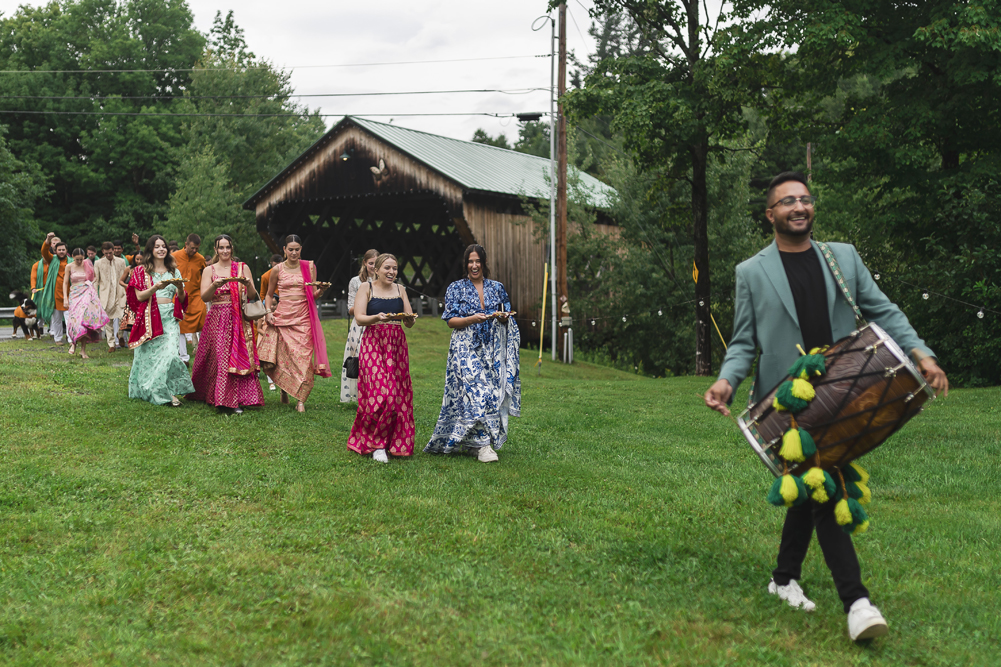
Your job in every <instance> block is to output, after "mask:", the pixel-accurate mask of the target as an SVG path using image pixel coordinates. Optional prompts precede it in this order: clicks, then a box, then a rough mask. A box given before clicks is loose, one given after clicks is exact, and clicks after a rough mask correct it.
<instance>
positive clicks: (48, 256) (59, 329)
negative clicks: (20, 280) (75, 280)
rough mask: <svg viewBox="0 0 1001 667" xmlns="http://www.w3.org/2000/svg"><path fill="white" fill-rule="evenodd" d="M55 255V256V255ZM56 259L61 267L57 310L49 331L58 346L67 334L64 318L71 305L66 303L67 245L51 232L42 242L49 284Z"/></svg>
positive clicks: (57, 280)
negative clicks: (64, 295)
mask: <svg viewBox="0 0 1001 667" xmlns="http://www.w3.org/2000/svg"><path fill="white" fill-rule="evenodd" d="M53 253H54V254H53ZM54 258H55V259H56V260H57V262H58V266H59V273H58V274H57V275H56V293H55V297H56V309H55V310H54V311H53V313H52V321H51V322H50V323H49V330H50V331H51V332H52V340H54V341H55V342H56V343H57V344H58V345H62V344H63V335H64V334H65V333H66V320H65V318H64V316H63V313H65V312H66V311H67V310H69V304H68V303H65V302H64V299H63V290H62V288H61V286H62V284H63V278H64V276H65V275H66V244H65V243H63V242H62V241H60V240H59V239H58V238H57V237H56V233H55V232H49V234H48V236H46V237H45V241H43V242H42V261H43V262H45V264H46V269H45V279H46V283H47V282H48V275H49V268H51V266H52V260H53V259H54Z"/></svg>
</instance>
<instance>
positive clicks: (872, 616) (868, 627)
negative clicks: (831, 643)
mask: <svg viewBox="0 0 1001 667" xmlns="http://www.w3.org/2000/svg"><path fill="white" fill-rule="evenodd" d="M889 631H890V628H889V627H887V625H886V619H885V618H883V615H882V614H881V613H879V609H876V605H874V604H873V603H871V602H869V598H859V599H858V600H855V602H853V603H852V606H851V608H850V609H849V610H848V634H849V635H850V636H851V638H852V641H853V642H857V641H860V640H862V639H873V638H874V637H882V636H883V635H885V634H886V633H888V632H889Z"/></svg>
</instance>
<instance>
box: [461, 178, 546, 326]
mask: <svg viewBox="0 0 1001 667" xmlns="http://www.w3.org/2000/svg"><path fill="white" fill-rule="evenodd" d="M463 210H464V212H465V217H466V222H467V223H469V230H470V232H472V234H473V237H474V238H475V239H476V242H477V243H479V244H480V245H482V246H483V248H484V249H485V250H486V251H487V261H488V262H489V263H490V277H491V278H492V279H494V280H499V281H500V282H502V283H504V287H505V288H506V289H507V293H508V295H509V296H510V297H511V305H512V307H513V308H514V310H516V311H518V317H519V321H518V326H519V327H520V328H521V335H522V338H528V339H533V340H535V339H537V338H538V337H539V333H538V327H536V328H535V329H534V331H533V328H532V325H531V323H530V320H532V319H534V320H536V323H538V321H539V318H540V313H541V305H542V304H541V300H542V281H543V273H544V271H543V266H542V265H543V263H544V262H546V261H547V259H546V258H545V257H544V255H545V248H544V247H543V246H542V244H541V243H536V241H535V238H534V236H533V222H532V219H531V218H530V217H528V216H527V215H519V214H516V213H505V212H500V211H498V210H496V208H495V207H493V206H491V205H490V203H489V202H484V201H480V200H479V198H477V199H476V200H472V201H471V200H470V198H468V197H467V198H466V201H465V202H464V205H463ZM521 318H524V319H521Z"/></svg>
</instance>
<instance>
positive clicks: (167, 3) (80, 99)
mask: <svg viewBox="0 0 1001 667" xmlns="http://www.w3.org/2000/svg"><path fill="white" fill-rule="evenodd" d="M0 70H5V72H3V73H0V111H2V113H0V210H2V211H3V215H4V221H5V222H6V221H8V220H10V221H12V224H10V225H7V224H5V225H4V227H5V230H4V231H5V234H4V235H3V236H2V237H0V254H2V255H3V256H4V257H5V261H4V262H3V263H2V264H0V267H2V268H0V291H3V293H7V292H6V290H8V288H16V287H23V286H25V285H26V284H27V275H28V269H29V267H30V266H31V263H32V262H34V261H35V260H36V259H37V254H38V248H39V246H40V245H41V239H42V237H44V235H45V232H48V231H55V232H56V233H57V234H58V235H59V236H60V237H61V238H62V239H63V240H65V241H66V243H67V245H68V246H69V247H70V248H72V247H76V246H81V247H86V246H87V245H90V244H99V243H100V242H101V241H106V240H112V239H121V240H127V239H129V238H130V237H131V236H132V233H133V232H136V233H138V234H139V235H140V236H141V237H146V236H147V235H149V234H150V233H153V232H157V233H161V234H163V235H164V236H166V237H168V238H173V239H177V240H180V241H181V242H183V239H184V237H185V236H187V235H188V234H189V233H192V232H194V233H198V234H199V235H201V236H203V237H207V238H212V237H214V236H215V235H216V234H218V233H220V232H223V231H226V232H227V233H229V234H231V235H233V236H234V240H235V242H236V247H237V251H238V253H239V254H240V255H241V256H242V257H243V258H244V259H249V260H250V261H253V258H254V257H255V256H260V257H267V256H268V255H270V251H268V250H267V248H266V247H265V246H264V244H263V242H262V241H261V239H260V237H259V236H258V235H257V233H256V227H255V222H254V216H253V213H251V212H248V211H243V210H242V209H241V208H240V204H241V203H242V202H243V201H244V200H245V199H246V198H247V197H248V196H249V195H250V194H252V193H253V192H254V191H255V190H256V188H258V187H260V185H261V184H262V183H264V182H266V181H267V179H269V178H271V177H272V176H273V175H274V174H275V173H277V172H278V171H279V170H280V169H281V168H283V167H284V166H285V165H287V164H288V162H290V161H291V159H292V158H294V157H295V156H297V155H298V154H299V153H301V152H302V151H303V150H304V149H305V148H306V147H307V146H309V145H310V144H311V143H312V142H314V141H315V140H316V139H317V138H319V137H320V136H321V135H322V134H323V132H324V130H325V127H324V124H323V121H322V119H320V118H319V117H318V116H317V115H316V113H310V111H309V110H308V109H307V108H305V107H304V106H302V105H300V104H298V103H296V102H295V101H294V99H293V98H292V94H293V92H294V91H293V90H292V87H291V85H290V83H289V74H288V73H287V72H284V71H282V70H279V69H277V68H275V67H274V66H273V65H272V64H271V63H269V62H267V61H266V60H263V59H260V58H257V57H256V56H255V55H254V53H253V52H251V51H250V50H249V47H248V45H247V43H246V41H245V39H244V36H243V31H242V30H241V29H240V28H239V26H238V25H236V23H235V21H234V20H233V13H232V12H229V13H228V14H227V15H226V16H222V14H217V15H216V17H215V20H214V22H213V26H212V29H211V30H210V31H209V33H208V34H207V35H206V34H201V33H200V32H198V31H197V30H196V29H195V28H194V27H193V17H192V14H191V11H190V10H189V8H188V7H187V5H186V3H185V2H183V0H125V1H123V2H101V1H97V0H69V1H66V2H59V3H56V2H52V3H49V4H46V5H42V6H37V7H32V6H27V5H22V6H20V7H19V8H18V9H17V10H16V11H14V12H13V13H12V14H10V15H9V16H0ZM112 113H114V114H122V115H111V114H112ZM125 114H127V115H125ZM182 114H188V115H182ZM190 114H219V115H217V116H206V115H190ZM237 114H282V116H281V117H265V116H242V115H241V116H238V115H237ZM8 211H10V213H8ZM8 215H10V217H8Z"/></svg>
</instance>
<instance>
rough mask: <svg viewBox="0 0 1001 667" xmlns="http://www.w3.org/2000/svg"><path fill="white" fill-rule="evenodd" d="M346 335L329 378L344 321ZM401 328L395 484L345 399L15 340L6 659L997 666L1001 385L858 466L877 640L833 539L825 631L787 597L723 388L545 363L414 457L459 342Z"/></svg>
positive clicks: (0, 471)
mask: <svg viewBox="0 0 1001 667" xmlns="http://www.w3.org/2000/svg"><path fill="white" fill-rule="evenodd" d="M325 327H326V332H327V341H328V349H329V350H330V357H331V360H332V361H334V362H335V364H336V363H338V362H339V360H340V358H341V351H342V350H343V343H344V338H345V335H346V324H345V323H344V322H343V321H330V322H327V323H326V324H325ZM408 336H409V340H410V352H411V364H412V365H411V373H412V376H413V379H414V391H415V407H416V413H417V435H418V443H419V445H418V448H417V449H418V453H417V454H415V456H413V457H412V458H411V459H410V460H398V459H394V460H393V461H392V462H391V463H390V465H379V464H376V463H374V462H373V461H371V459H368V458H362V457H360V456H358V455H356V454H353V453H351V452H348V451H347V449H346V447H345V442H346V440H347V436H348V431H349V429H350V427H351V423H352V420H353V418H354V408H353V406H345V405H341V404H340V403H339V400H338V395H339V387H338V382H339V381H338V380H337V379H333V380H318V381H317V386H316V389H315V390H314V392H313V395H312V396H311V397H310V400H309V402H308V404H307V410H308V411H307V412H306V414H304V415H299V414H297V413H295V412H294V410H293V408H292V407H290V406H282V405H280V404H279V403H278V397H277V395H276V394H270V393H268V392H267V391H265V394H266V401H267V405H266V406H265V407H264V408H263V409H261V410H256V411H250V410H248V411H247V412H246V413H245V414H243V415H239V416H237V415H234V416H224V415H219V414H216V412H215V410H214V409H212V408H209V407H206V406H205V405H202V404H196V403H192V404H187V405H185V406H184V407H182V408H178V409H171V408H163V407H154V406H151V405H148V404H146V403H143V402H140V401H132V400H129V399H128V398H127V380H128V373H129V368H128V366H129V363H130V361H131V354H130V353H127V352H126V353H118V354H114V355H107V354H106V353H105V352H103V351H101V349H102V348H101V346H94V348H96V349H95V351H94V354H93V358H92V359H91V360H90V361H86V362H84V361H82V360H80V359H79V357H77V358H74V359H71V358H70V357H69V356H68V355H67V354H66V352H65V349H66V348H65V347H62V348H56V347H55V346H52V345H51V344H49V343H39V342H33V343H26V342H7V343H0V387H2V389H0V398H2V406H3V408H2V410H0V420H2V431H0V432H2V434H3V435H2V438H3V444H2V447H0V456H2V468H0V517H2V521H3V532H2V545H0V602H2V608H0V663H2V664H10V665H53V664H60V665H90V664H100V665H104V664H109V665H142V664H169V665H181V664H205V665H304V664H317V665H328V664H329V665H342V664H360V665H370V664H371V665H429V666H433V667H447V666H451V665H533V666H535V665H581V664H593V665H653V664H670V665H818V666H820V665H832V666H834V665H837V666H839V667H841V666H844V665H894V666H895V665H929V666H930V665H994V664H1001V643H999V638H1001V620H999V617H1001V590H999V589H1001V574H999V570H1001V553H999V546H1001V519H999V510H1001V502H999V500H998V492H997V489H996V488H995V486H994V485H995V484H997V483H998V479H999V468H1001V466H999V454H1001V444H999V443H1001V408H999V405H1001V390H999V389H997V388H993V389H977V390H966V391H954V392H953V393H952V394H951V395H950V397H949V398H948V399H947V400H944V401H936V402H935V403H934V404H933V405H931V406H930V407H929V408H928V410H926V411H925V413H924V414H922V415H921V416H919V417H918V418H917V419H916V420H915V421H914V422H912V423H911V424H910V425H908V426H907V427H905V428H904V429H903V431H902V432H901V433H899V434H898V435H896V436H894V438H893V439H892V440H891V441H890V442H889V443H888V444H886V445H885V446H884V447H882V448H880V449H878V450H876V451H875V452H873V453H872V454H870V455H869V456H867V457H866V458H865V459H863V463H864V464H865V465H866V467H867V469H868V470H869V471H870V473H871V474H872V481H871V487H872V491H873V502H872V504H871V505H870V506H869V509H870V514H871V515H872V527H871V528H870V530H869V532H868V533H866V534H865V535H862V536H861V537H859V538H857V540H856V543H857V545H858V551H859V555H860V558H861V561H862V570H863V576H864V578H865V583H866V584H867V585H868V586H869V588H870V590H871V591H872V594H873V600H874V602H875V603H876V604H877V605H878V606H879V607H880V609H881V610H882V611H883V612H884V614H885V615H886V617H887V620H888V621H889V624H890V635H889V636H888V637H886V638H883V639H880V640H876V641H875V642H873V643H871V644H870V645H868V646H859V645H854V644H853V643H852V642H851V641H850V640H849V639H848V636H847V631H846V626H845V615H844V613H843V612H842V611H841V605H840V602H839V601H838V599H837V596H836V594H835V591H834V586H833V584H832V583H831V580H830V575H829V573H828V572H827V569H826V567H825V566H824V564H823V559H822V558H821V555H820V550H819V548H818V547H817V545H816V542H814V544H813V546H812V547H811V552H810V555H809V556H808V557H807V562H806V567H805V571H804V577H803V586H804V589H805V590H806V592H807V594H808V595H809V596H810V597H811V598H812V599H813V600H814V601H815V602H816V603H817V611H816V612H815V613H813V614H806V613H802V612H798V611H795V610H792V609H790V608H788V607H787V606H785V605H784V603H780V602H779V601H777V599H775V598H773V597H770V596H768V595H767V594H766V593H765V586H766V584H767V583H768V579H769V572H770V570H771V568H772V566H773V560H774V556H775V551H776V548H777V545H778V535H779V529H780V526H781V522H782V517H783V512H782V511H781V510H778V509H776V508H773V507H771V506H769V505H767V504H766V502H765V494H766V493H767V490H768V487H769V484H770V482H771V477H770V475H769V474H768V473H767V472H766V471H765V468H764V466H763V465H762V464H761V463H760V462H759V461H758V460H757V458H756V457H755V456H754V455H753V454H752V452H751V450H750V448H749V447H748V446H747V445H746V444H743V441H742V439H741V437H740V435H739V433H738V431H737V429H736V427H735V426H734V424H733V423H732V422H730V421H729V420H727V419H725V418H723V417H721V416H719V415H716V414H714V413H711V412H710V411H709V410H707V409H706V408H705V407H703V406H701V405H700V403H699V401H698V400H697V399H696V395H695V394H696V392H698V391H700V390H704V388H705V387H706V386H707V384H708V382H707V381H706V380H704V379H698V378H672V379H663V380H654V379H649V378H644V377H638V376H635V375H629V374H626V373H622V372H619V371H614V370H610V369H607V368H602V367H597V366H589V365H586V364H577V365H575V366H573V367H564V366H560V365H556V364H553V363H552V362H549V361H548V360H547V361H546V363H545V365H544V367H543V370H542V374H541V377H540V376H539V375H538V374H537V373H536V370H535V369H534V367H533V364H534V359H533V358H532V355H531V354H529V353H526V354H525V356H524V358H523V363H522V388H523V416H522V417H521V419H512V421H511V439H510V441H509V442H508V444H507V445H506V446H505V447H504V448H503V449H502V450H501V451H500V461H499V462H498V463H496V464H491V465H484V464H481V463H479V462H477V461H476V459H475V458H474V457H453V458H444V457H432V456H428V455H425V454H422V453H420V448H421V446H422V445H423V443H425V442H427V439H428V437H429V436H430V434H431V431H432V429H433V427H434V423H435V420H436V418H437V415H438V409H439V406H440V404H441V391H442V384H443V376H444V366H445V356H446V353H447V349H448V332H447V328H446V327H445V325H444V324H443V323H442V322H440V321H437V320H432V319H431V318H427V319H422V320H420V321H419V323H418V324H417V325H416V326H415V328H414V329H413V330H411V331H410V332H409V333H408ZM741 394H743V392H741ZM737 401H738V403H739V402H740V401H746V398H745V397H743V396H742V395H738V397H737Z"/></svg>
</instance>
